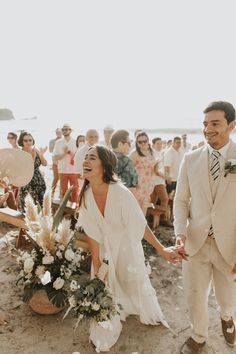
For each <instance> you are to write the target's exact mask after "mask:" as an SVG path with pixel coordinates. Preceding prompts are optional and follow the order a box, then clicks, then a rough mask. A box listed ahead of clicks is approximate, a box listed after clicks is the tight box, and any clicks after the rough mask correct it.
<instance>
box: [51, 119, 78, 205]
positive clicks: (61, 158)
mask: <svg viewBox="0 0 236 354" xmlns="http://www.w3.org/2000/svg"><path fill="white" fill-rule="evenodd" d="M71 133H72V128H71V126H70V125H69V124H64V125H63V127H62V135H63V138H62V139H59V140H57V141H56V143H55V146H54V149H53V159H54V161H57V162H58V172H59V179H60V184H61V197H63V196H64V195H65V193H66V191H67V190H68V187H69V185H70V186H72V187H73V188H72V192H71V197H70V201H71V202H74V203H76V204H77V203H78V194H79V183H78V174H77V172H76V169H75V164H74V155H75V152H76V150H77V148H76V142H75V139H73V138H72V137H71Z"/></svg>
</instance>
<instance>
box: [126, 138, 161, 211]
mask: <svg viewBox="0 0 236 354" xmlns="http://www.w3.org/2000/svg"><path fill="white" fill-rule="evenodd" d="M130 158H131V160H132V161H133V164H134V167H135V169H136V171H137V173H138V185H137V189H136V197H137V200H138V203H139V205H140V207H141V209H142V211H143V213H144V215H146V213H147V208H148V206H149V205H150V201H151V199H150V194H151V193H152V191H153V183H152V176H153V175H154V166H155V164H156V160H155V157H154V154H153V151H152V148H151V145H150V143H149V138H148V135H147V133H145V132H139V133H138V134H137V136H136V149H135V151H133V152H132V153H131V155H130Z"/></svg>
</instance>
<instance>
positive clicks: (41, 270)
mask: <svg viewBox="0 0 236 354" xmlns="http://www.w3.org/2000/svg"><path fill="white" fill-rule="evenodd" d="M44 273H45V267H44V266H38V267H37V268H36V270H35V274H36V275H37V277H39V278H40V279H41V278H42V276H43V275H44Z"/></svg>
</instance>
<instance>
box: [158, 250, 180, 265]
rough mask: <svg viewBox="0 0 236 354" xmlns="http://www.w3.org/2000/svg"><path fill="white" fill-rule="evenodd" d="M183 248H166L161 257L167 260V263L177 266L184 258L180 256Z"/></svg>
mask: <svg viewBox="0 0 236 354" xmlns="http://www.w3.org/2000/svg"><path fill="white" fill-rule="evenodd" d="M180 249H181V247H180V246H175V247H165V248H163V249H162V251H161V253H160V254H161V256H162V257H163V258H165V260H166V261H167V262H170V263H172V264H177V263H179V262H181V261H182V257H181V255H180V254H179V251H180Z"/></svg>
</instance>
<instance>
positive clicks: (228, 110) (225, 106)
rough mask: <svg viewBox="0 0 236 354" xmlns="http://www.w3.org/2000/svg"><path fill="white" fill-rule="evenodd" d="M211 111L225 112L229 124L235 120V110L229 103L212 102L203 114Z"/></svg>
mask: <svg viewBox="0 0 236 354" xmlns="http://www.w3.org/2000/svg"><path fill="white" fill-rule="evenodd" d="M211 111H223V112H224V114H225V118H226V120H227V123H228V124H229V123H230V122H232V121H234V120H235V108H234V106H233V105H232V104H231V103H229V102H226V101H215V102H211V103H210V104H209V105H208V106H207V108H206V109H205V110H204V111H203V113H208V112H211Z"/></svg>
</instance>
